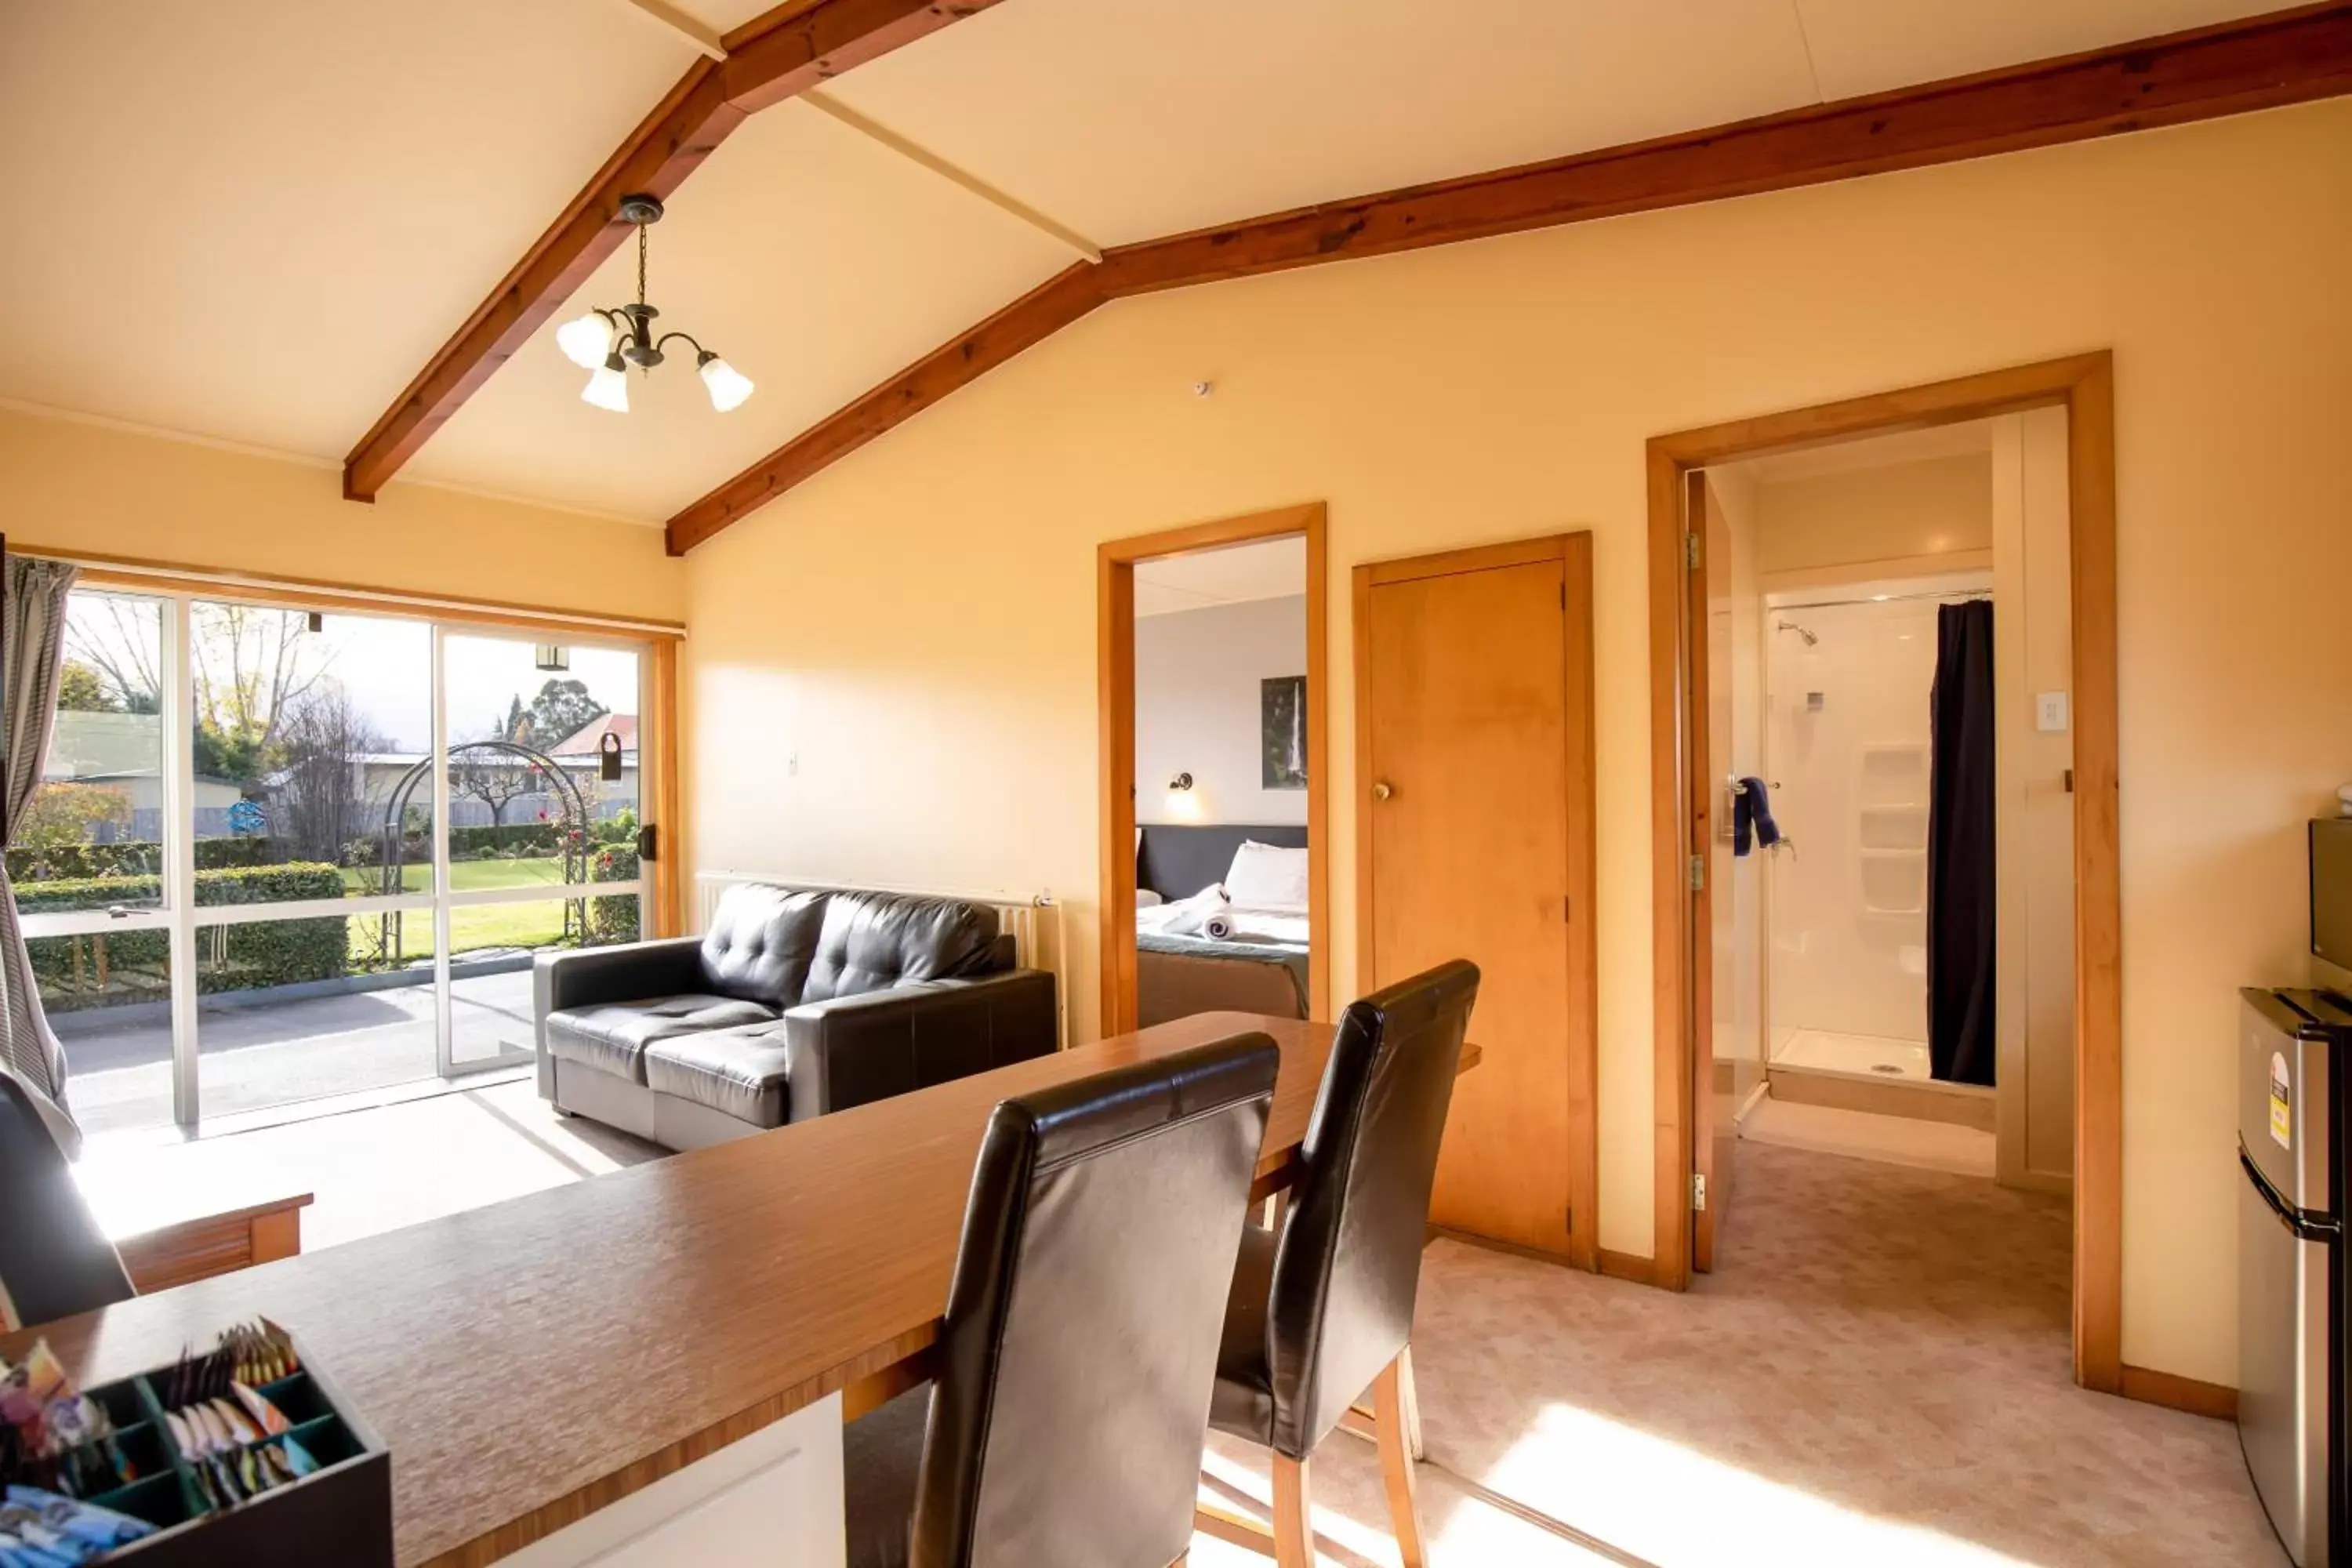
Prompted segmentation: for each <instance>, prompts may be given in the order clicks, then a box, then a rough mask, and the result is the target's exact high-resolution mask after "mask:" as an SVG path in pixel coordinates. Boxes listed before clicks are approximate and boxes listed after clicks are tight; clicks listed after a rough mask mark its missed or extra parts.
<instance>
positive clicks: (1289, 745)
mask: <svg viewBox="0 0 2352 1568" xmlns="http://www.w3.org/2000/svg"><path fill="white" fill-rule="evenodd" d="M1257 702H1258V782H1259V784H1260V785H1261V787H1263V788H1265V789H1305V788H1306V787H1307V678H1306V677H1305V676H1303V675H1278V676H1275V677H1273V678H1272V679H1266V680H1261V681H1259V682H1258V699H1257Z"/></svg>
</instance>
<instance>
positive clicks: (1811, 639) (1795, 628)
mask: <svg viewBox="0 0 2352 1568" xmlns="http://www.w3.org/2000/svg"><path fill="white" fill-rule="evenodd" d="M1772 629H1773V630H1774V631H1776V632H1794V633H1796V634H1797V635H1798V636H1799V637H1802V638H1804V639H1805V646H1806V647H1812V646H1813V645H1814V644H1815V643H1817V642H1819V641H1821V640H1822V639H1821V638H1819V637H1815V636H1814V635H1813V634H1812V633H1811V632H1809V631H1807V630H1806V629H1805V628H1804V627H1802V626H1799V625H1798V624H1797V623H1796V622H1794V621H1775V622H1773V623H1772Z"/></svg>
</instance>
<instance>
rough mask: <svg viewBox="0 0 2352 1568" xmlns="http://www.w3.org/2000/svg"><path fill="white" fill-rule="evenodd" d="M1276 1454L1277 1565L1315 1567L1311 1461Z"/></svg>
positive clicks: (1275, 1559)
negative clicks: (1309, 1485) (1310, 1522)
mask: <svg viewBox="0 0 2352 1568" xmlns="http://www.w3.org/2000/svg"><path fill="white" fill-rule="evenodd" d="M1273 1458H1274V1562H1275V1568H1315V1536H1314V1532H1313V1531H1310V1530H1309V1529H1308V1528H1307V1461H1306V1460H1304V1459H1293V1458H1288V1457H1286V1456H1285V1455H1282V1454H1278V1453H1277V1454H1276V1455H1274V1456H1273Z"/></svg>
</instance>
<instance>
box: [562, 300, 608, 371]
mask: <svg viewBox="0 0 2352 1568" xmlns="http://www.w3.org/2000/svg"><path fill="white" fill-rule="evenodd" d="M555 346H556V347H557V348H560V349H562V351H563V357H564V358H565V359H568V360H570V361H571V362H572V363H573V364H576V365H578V366H579V367H580V368H581V369H582V370H594V369H595V368H596V367H597V366H598V365H601V364H603V363H604V359H605V356H606V355H608V354H610V353H612V352H613V323H612V322H610V321H606V320H605V319H604V317H602V316H600V315H598V314H597V313H596V312H595V311H593V310H591V311H589V312H588V313H587V314H586V315H584V316H579V317H575V318H573V319H572V320H571V321H566V322H564V323H563V324H562V326H560V327H558V328H556V329H555Z"/></svg>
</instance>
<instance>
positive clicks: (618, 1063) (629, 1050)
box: [547, 996, 776, 1083]
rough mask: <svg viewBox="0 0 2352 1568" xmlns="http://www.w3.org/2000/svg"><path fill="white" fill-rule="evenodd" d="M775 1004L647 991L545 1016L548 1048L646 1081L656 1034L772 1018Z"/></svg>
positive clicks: (552, 1052) (727, 1026)
mask: <svg viewBox="0 0 2352 1568" xmlns="http://www.w3.org/2000/svg"><path fill="white" fill-rule="evenodd" d="M775 1016H776V1010H775V1009H774V1008H772V1007H767V1006H762V1005H761V1004H759V1003H757V1002H746V1001H743V1000H741V999H740V998H739V997H734V996H651V997H647V998H646V1000H644V1001H642V1002H607V1003H605V1004H604V1005H601V1006H595V1007H580V1008H572V1009H566V1010H562V1011H559V1012H554V1013H550V1014H549V1015H548V1016H547V1053H548V1055H550V1056H551V1057H556V1058H561V1059H562V1060H564V1061H572V1062H578V1063H579V1064H580V1065H581V1066H583V1067H592V1068H596V1069H597V1070H598V1071H599V1072H608V1073H613V1074H615V1075H617V1076H618V1077H621V1078H625V1079H628V1080H629V1081H630V1082H631V1083H643V1082H645V1081H646V1067H645V1052H646V1047H647V1046H649V1045H651V1044H653V1042H654V1041H656V1040H662V1039H668V1038H671V1037H675V1036H678V1035H690V1034H698V1033H702V1032H706V1031H708V1030H711V1029H731V1028H740V1027H741V1026H743V1025H746V1024H763V1023H768V1022H771V1021H772V1020H773V1019H774V1018H775Z"/></svg>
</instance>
